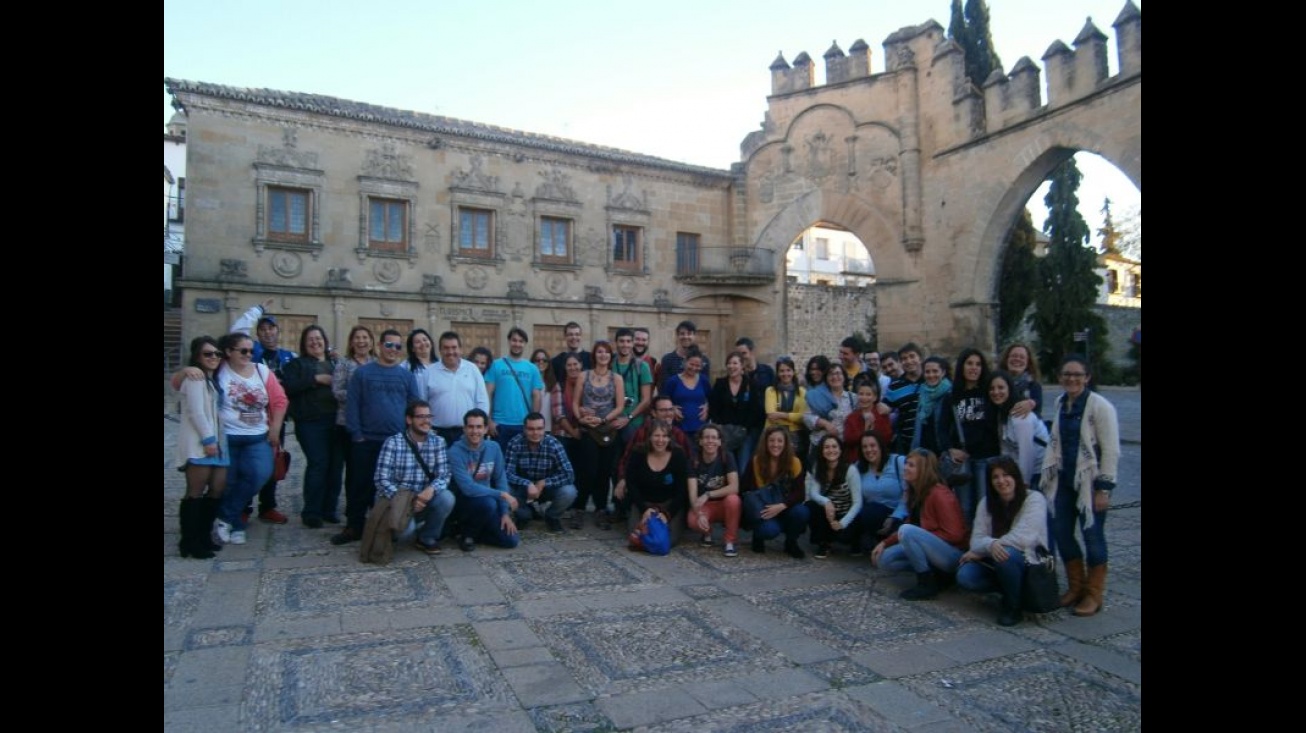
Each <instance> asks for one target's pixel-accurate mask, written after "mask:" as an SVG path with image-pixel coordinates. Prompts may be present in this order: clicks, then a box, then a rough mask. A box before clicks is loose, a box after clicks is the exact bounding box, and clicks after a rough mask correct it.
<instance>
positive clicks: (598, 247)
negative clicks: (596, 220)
mask: <svg viewBox="0 0 1306 733" xmlns="http://www.w3.org/2000/svg"><path fill="white" fill-rule="evenodd" d="M605 241H607V240H606V239H604V238H603V236H602V235H600V234H599V233H598V232H597V231H595V230H594V227H587V228H586V229H585V236H584V237H582V238H581V242H580V247H579V249H578V251H577V254H579V255H580V256H581V260H582V264H585V265H589V266H591V267H602V266H604V265H606V264H607V260H606V258H605V257H604V256H603V253H604V250H603V243H604V242H605Z"/></svg>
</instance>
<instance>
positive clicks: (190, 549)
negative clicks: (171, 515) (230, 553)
mask: <svg viewBox="0 0 1306 733" xmlns="http://www.w3.org/2000/svg"><path fill="white" fill-rule="evenodd" d="M201 501H204V500H203V499H182V500H181V510H180V514H181V539H180V540H178V541H177V549H178V550H179V551H180V552H181V556H182V557H194V558H197V559H200V560H208V559H209V558H211V557H213V550H211V549H209V530H208V524H209V523H211V522H212V521H213V520H211V519H210V520H209V523H206V522H205V521H204V507H203V506H201V505H200V502H201Z"/></svg>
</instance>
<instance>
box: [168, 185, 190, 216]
mask: <svg viewBox="0 0 1306 733" xmlns="http://www.w3.org/2000/svg"><path fill="white" fill-rule="evenodd" d="M168 220H169V221H175V222H179V223H184V222H185V221H186V177H185V176H182V177H181V178H178V179H177V192H176V193H175V194H173V196H172V201H170V202H169V204H168Z"/></svg>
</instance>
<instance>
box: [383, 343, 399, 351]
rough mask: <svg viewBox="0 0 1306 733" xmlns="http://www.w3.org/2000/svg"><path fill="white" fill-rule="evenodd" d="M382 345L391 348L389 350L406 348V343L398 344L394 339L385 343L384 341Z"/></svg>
mask: <svg viewBox="0 0 1306 733" xmlns="http://www.w3.org/2000/svg"><path fill="white" fill-rule="evenodd" d="M381 345H382V346H384V347H386V348H387V349H389V350H391V351H403V350H404V345H403V344H396V343H394V342H393V341H386V342H385V343H383V344H381Z"/></svg>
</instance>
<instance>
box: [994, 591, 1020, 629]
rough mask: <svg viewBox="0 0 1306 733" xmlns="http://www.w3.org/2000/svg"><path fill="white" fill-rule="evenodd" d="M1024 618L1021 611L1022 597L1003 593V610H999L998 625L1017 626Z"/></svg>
mask: <svg viewBox="0 0 1306 733" xmlns="http://www.w3.org/2000/svg"><path fill="white" fill-rule="evenodd" d="M1022 618H1024V614H1023V613H1021V611H1020V598H1019V597H1015V598H1013V597H1011V596H1009V595H1007V594H1006V593H1003V594H1002V610H1001V611H999V612H998V626H1015V625H1016V624H1018V623H1020V620H1021V619H1022Z"/></svg>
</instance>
